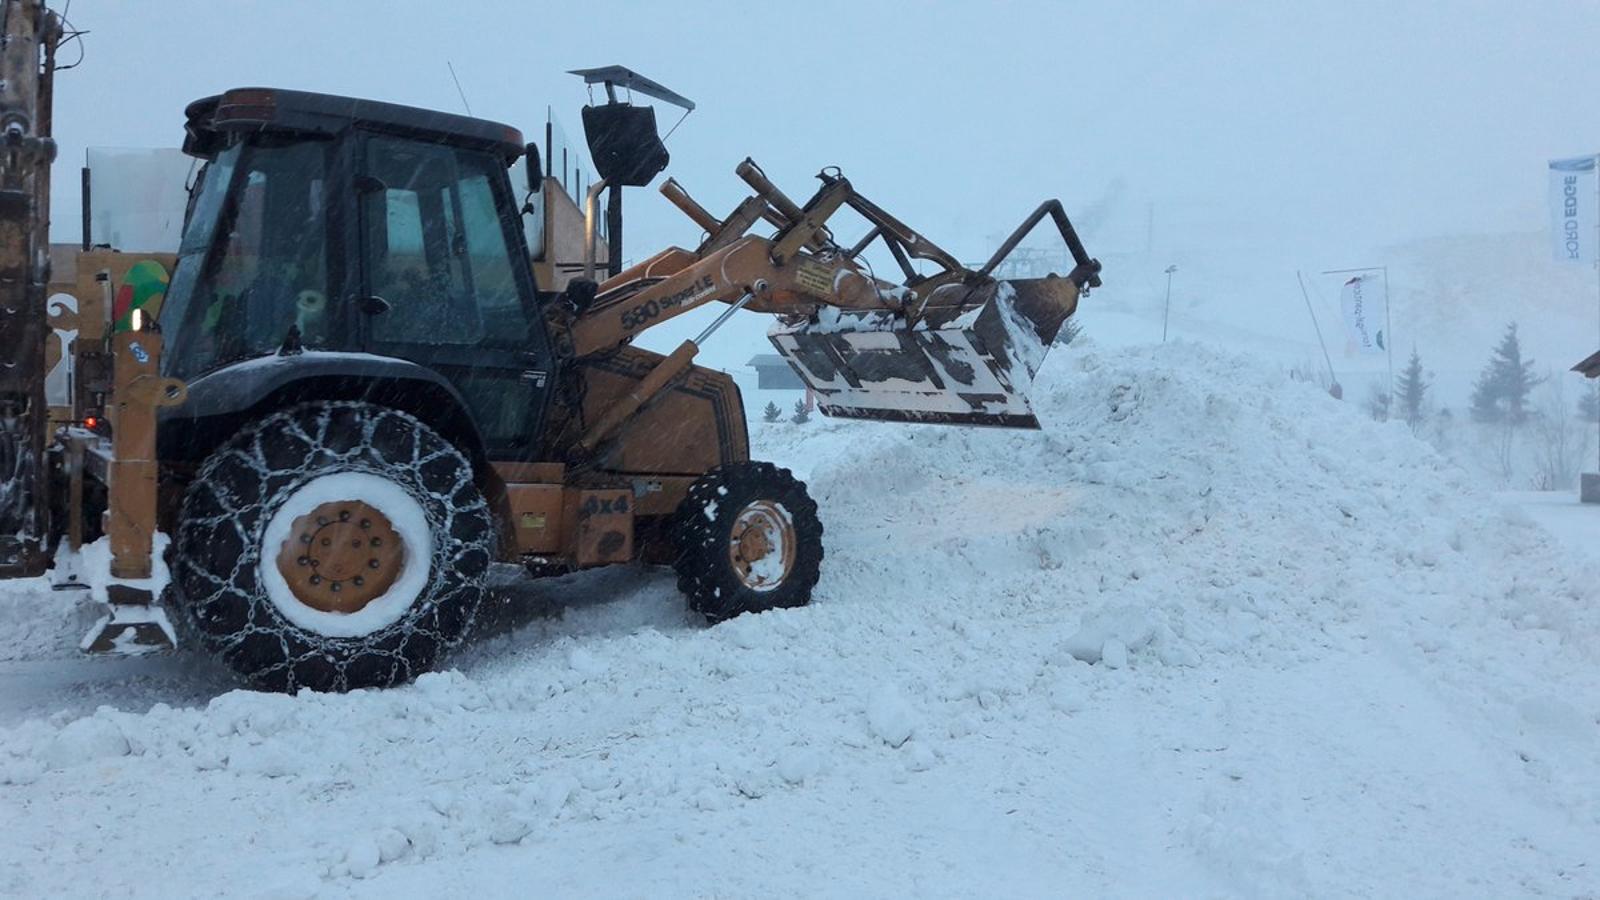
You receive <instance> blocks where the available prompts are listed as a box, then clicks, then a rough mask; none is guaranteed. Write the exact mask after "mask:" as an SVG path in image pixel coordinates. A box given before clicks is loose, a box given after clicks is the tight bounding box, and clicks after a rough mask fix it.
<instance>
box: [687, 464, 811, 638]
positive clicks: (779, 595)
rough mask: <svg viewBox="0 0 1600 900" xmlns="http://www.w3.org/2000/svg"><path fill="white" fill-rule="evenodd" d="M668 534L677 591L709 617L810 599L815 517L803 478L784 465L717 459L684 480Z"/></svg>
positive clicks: (784, 606) (782, 606)
mask: <svg viewBox="0 0 1600 900" xmlns="http://www.w3.org/2000/svg"><path fill="white" fill-rule="evenodd" d="M670 533H671V535H672V540H673V543H674V546H675V551H676V553H675V557H676V558H675V559H674V561H673V568H674V569H676V570H677V573H678V590H680V591H682V592H683V594H684V596H686V597H687V598H688V600H689V608H691V609H693V610H695V611H696V612H698V613H701V614H702V615H704V616H705V617H706V618H707V619H710V620H711V621H713V622H720V621H722V620H724V619H731V618H733V617H734V616H737V615H740V614H742V613H748V612H764V611H766V610H769V609H787V608H792V607H796V606H804V605H806V604H807V603H809V602H811V590H812V588H814V587H815V586H816V584H817V578H818V577H819V575H820V574H821V567H822V522H821V521H819V520H818V518H817V504H816V501H814V500H812V499H811V497H810V495H808V494H807V493H806V486H805V483H804V482H802V481H800V480H798V479H796V478H795V477H794V475H793V474H792V473H791V472H790V471H789V470H788V469H781V468H779V467H777V466H775V465H773V464H772V463H765V462H735V463H725V464H723V465H720V466H717V467H716V468H714V469H712V470H711V471H709V472H707V473H706V474H705V475H702V476H701V477H700V478H699V479H698V480H697V481H695V483H694V484H693V485H691V486H690V488H689V493H688V494H687V495H686V496H685V497H684V499H683V501H682V502H681V503H679V504H678V509H677V511H676V513H674V515H673V520H672V525H671V529H670Z"/></svg>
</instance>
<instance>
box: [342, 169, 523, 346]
mask: <svg viewBox="0 0 1600 900" xmlns="http://www.w3.org/2000/svg"><path fill="white" fill-rule="evenodd" d="M366 155H367V159H366V164H367V174H368V175H369V176H371V177H372V178H375V179H376V182H375V184H374V186H373V188H372V189H371V190H370V191H369V192H368V194H367V196H366V198H365V201H364V202H365V206H366V208H365V210H364V216H363V218H364V221H365V227H366V229H367V237H366V247H367V251H366V252H367V260H368V279H369V284H370V288H371V290H372V292H373V293H374V294H376V295H377V296H379V297H382V298H383V299H384V300H385V301H387V302H388V304H389V311H388V312H385V313H382V314H380V315H377V316H375V317H374V318H373V320H372V335H373V338H374V339H375V340H377V341H379V342H385V343H421V344H454V345H468V346H477V345H480V344H484V343H490V344H495V343H509V344H512V345H515V344H517V343H520V342H521V341H523V340H525V339H526V337H527V329H528V319H527V316H526V314H525V312H524V310H523V307H522V299H521V295H520V292H519V290H518V286H517V282H516V277H515V272H514V270H513V268H512V261H511V258H510V256H509V252H508V247H507V243H506V240H505V236H504V235H505V232H504V229H503V228H502V227H501V224H500V218H499V212H498V207H497V206H496V203H495V197H494V191H493V183H492V182H491V180H490V174H491V170H490V169H489V168H488V166H492V165H496V164H497V162H496V161H495V160H494V159H493V158H492V157H489V156H487V155H484V154H477V153H471V152H466V151H460V150H456V149H453V148H450V147H445V146H440V145H436V144H424V143H419V142H414V141H405V140H400V139H396V138H385V137H373V138H370V139H369V140H368V142H367V154H366Z"/></svg>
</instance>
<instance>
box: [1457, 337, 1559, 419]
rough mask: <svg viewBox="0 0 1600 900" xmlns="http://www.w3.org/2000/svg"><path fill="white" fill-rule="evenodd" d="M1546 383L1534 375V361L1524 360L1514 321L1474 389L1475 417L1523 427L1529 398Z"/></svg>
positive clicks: (1473, 412)
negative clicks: (1537, 387)
mask: <svg viewBox="0 0 1600 900" xmlns="http://www.w3.org/2000/svg"><path fill="white" fill-rule="evenodd" d="M1543 380H1544V379H1543V378H1540V377H1538V376H1536V375H1534V374H1533V360H1531V359H1523V358H1522V343H1521V341H1519V340H1518V339H1517V323H1515V322H1512V323H1511V324H1510V325H1508V326H1506V333H1505V336H1504V337H1502V338H1501V339H1500V344H1499V346H1497V347H1495V349H1494V355H1493V356H1492V357H1490V358H1489V362H1488V364H1487V365H1485V366H1484V367H1483V372H1482V373H1481V374H1480V375H1479V376H1478V380H1477V383H1475V384H1474V385H1473V387H1472V418H1473V419H1474V420H1475V421H1478V422H1493V423H1501V424H1506V425H1511V426H1517V425H1521V424H1522V423H1523V422H1525V421H1527V419H1528V395H1529V394H1530V393H1532V392H1533V389H1534V388H1535V387H1536V386H1538V384H1539V382H1541V381H1543Z"/></svg>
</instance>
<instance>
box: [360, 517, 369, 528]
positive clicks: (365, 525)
mask: <svg viewBox="0 0 1600 900" xmlns="http://www.w3.org/2000/svg"><path fill="white" fill-rule="evenodd" d="M361 527H362V528H371V527H372V520H371V519H362V520H361Z"/></svg>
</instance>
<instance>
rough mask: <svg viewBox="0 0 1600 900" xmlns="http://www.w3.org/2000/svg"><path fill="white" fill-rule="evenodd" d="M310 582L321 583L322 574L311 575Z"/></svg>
mask: <svg viewBox="0 0 1600 900" xmlns="http://www.w3.org/2000/svg"><path fill="white" fill-rule="evenodd" d="M311 583H312V584H321V583H322V576H321V575H313V576H311Z"/></svg>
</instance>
